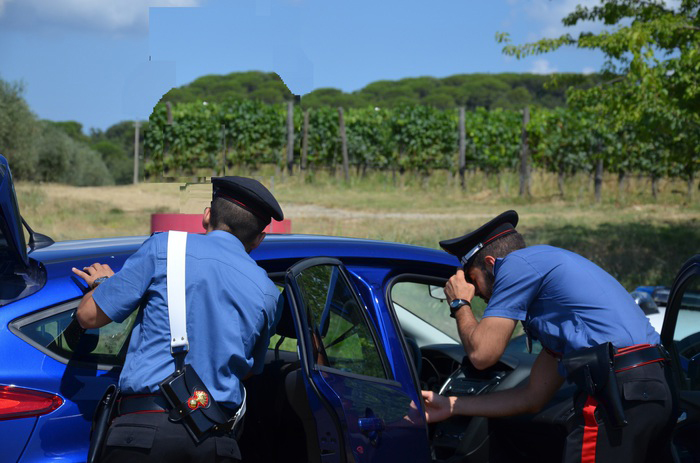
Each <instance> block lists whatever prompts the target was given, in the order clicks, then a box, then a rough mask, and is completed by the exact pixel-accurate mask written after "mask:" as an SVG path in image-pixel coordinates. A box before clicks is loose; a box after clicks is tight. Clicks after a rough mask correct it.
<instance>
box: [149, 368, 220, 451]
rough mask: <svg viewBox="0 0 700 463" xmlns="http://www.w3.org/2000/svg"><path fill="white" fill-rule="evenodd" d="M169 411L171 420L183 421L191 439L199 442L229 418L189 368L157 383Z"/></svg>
mask: <svg viewBox="0 0 700 463" xmlns="http://www.w3.org/2000/svg"><path fill="white" fill-rule="evenodd" d="M160 390H161V392H162V393H163V395H164V396H165V400H167V401H168V404H169V405H170V407H171V411H170V419H171V420H173V421H182V423H183V424H184V425H185V428H186V429H187V431H188V432H189V433H190V435H191V436H192V438H193V439H194V440H195V441H197V442H200V441H201V440H202V438H203V437H205V436H206V435H207V434H208V433H209V431H212V430H213V431H217V430H219V429H222V430H230V429H224V428H225V427H226V426H225V425H226V423H227V422H228V419H229V418H228V416H227V415H226V413H224V411H223V410H222V409H221V407H219V405H218V404H217V403H216V401H215V400H214V398H213V397H212V396H211V394H210V393H209V390H208V389H207V387H206V386H205V385H204V382H203V381H202V379H201V378H200V377H199V375H198V374H197V372H196V371H195V370H194V368H193V367H192V365H189V364H188V365H184V366H183V367H182V369H179V370H177V371H175V372H174V373H173V374H172V375H170V376H168V377H167V378H165V379H164V380H163V382H161V383H160Z"/></svg>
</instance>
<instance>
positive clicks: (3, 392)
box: [0, 386, 63, 421]
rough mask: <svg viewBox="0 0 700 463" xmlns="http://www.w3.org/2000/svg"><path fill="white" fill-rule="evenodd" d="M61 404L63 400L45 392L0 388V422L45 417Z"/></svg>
mask: <svg viewBox="0 0 700 463" xmlns="http://www.w3.org/2000/svg"><path fill="white" fill-rule="evenodd" d="M61 404H63V399H61V398H60V397H59V396H57V395H54V394H49V393H47V392H41V391H34V390H31V389H24V388H21V387H16V386H0V421H2V420H12V419H15V418H27V417H31V416H39V415H45V414H47V413H50V412H52V411H54V410H56V409H57V408H58V407H60V406H61Z"/></svg>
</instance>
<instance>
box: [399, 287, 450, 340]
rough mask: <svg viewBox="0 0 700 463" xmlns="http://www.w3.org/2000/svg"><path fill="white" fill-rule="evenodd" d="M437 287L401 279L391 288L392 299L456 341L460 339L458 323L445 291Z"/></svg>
mask: <svg viewBox="0 0 700 463" xmlns="http://www.w3.org/2000/svg"><path fill="white" fill-rule="evenodd" d="M435 288H439V287H438V286H435V285H429V284H427V283H414V282H411V281H400V282H398V283H396V284H394V286H393V287H392V288H391V300H392V302H393V303H394V304H398V305H400V306H401V307H403V308H404V309H406V310H408V311H409V312H411V313H412V314H413V315H415V316H417V317H418V318H420V319H421V320H423V321H424V322H426V323H428V324H429V325H431V326H433V327H434V328H436V329H438V330H440V331H442V332H443V333H445V334H446V335H447V336H449V337H451V338H452V339H454V340H455V341H459V333H457V324H456V323H455V321H454V319H453V318H451V317H450V307H449V306H448V304H447V300H446V299H444V293H441V292H440V291H436V290H435ZM431 289H433V290H432V291H431ZM440 296H443V297H440Z"/></svg>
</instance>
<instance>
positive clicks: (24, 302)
mask: <svg viewBox="0 0 700 463" xmlns="http://www.w3.org/2000/svg"><path fill="white" fill-rule="evenodd" d="M146 238H147V236H138V237H125V238H108V239H95V240H78V241H66V242H59V243H55V244H53V245H51V246H49V247H47V248H44V249H40V250H37V251H35V252H32V253H30V255H29V257H30V258H31V259H33V260H35V261H37V262H40V263H41V264H42V265H43V267H44V269H45V271H46V275H47V281H46V284H45V285H44V287H43V288H42V289H41V290H40V291H38V292H36V293H34V294H32V295H29V296H27V297H25V298H23V299H20V300H18V301H16V302H13V303H10V304H8V305H6V306H4V307H2V308H0V351H2V352H13V353H14V355H12V356H7V358H6V359H4V361H3V368H2V369H1V370H0V384H4V385H7V384H13V385H17V386H21V387H26V388H30V389H35V390H41V391H47V392H51V393H55V394H58V395H59V396H60V397H62V398H63V400H64V401H65V402H64V403H63V405H62V406H61V407H59V408H58V409H57V410H55V411H53V412H51V413H49V414H48V415H44V416H40V417H39V418H30V419H21V420H10V421H7V422H0V423H1V424H2V425H3V427H4V428H7V429H12V430H13V431H12V433H13V434H14V436H16V437H17V438H16V439H13V445H12V446H11V448H12V450H11V451H12V452H13V454H14V455H17V457H18V458H19V454H21V458H20V459H19V460H18V461H22V462H43V461H55V460H61V461H69V462H78V461H83V460H84V458H85V453H86V451H87V447H88V443H89V442H88V438H89V429H90V420H91V417H92V414H93V412H94V409H95V406H96V404H97V402H98V401H99V399H100V397H101V396H102V393H103V391H104V390H105V388H106V387H107V385H108V384H110V383H113V382H115V381H116V380H117V378H118V375H119V368H117V367H115V368H111V369H107V370H101V369H97V368H95V367H93V368H85V366H84V365H71V362H69V363H68V365H66V364H64V363H62V362H61V361H59V360H56V359H54V358H51V357H49V356H47V355H46V354H45V353H44V352H42V351H40V350H38V349H36V348H34V347H33V346H31V345H29V344H28V343H27V342H25V341H24V340H22V339H20V338H19V337H17V336H16V335H15V334H14V333H10V332H8V331H9V329H8V325H9V324H10V323H11V322H12V321H13V320H16V319H18V318H20V317H25V316H27V315H29V314H32V313H34V312H36V311H38V310H45V309H47V308H50V307H53V306H57V305H58V304H62V303H65V302H66V301H71V300H75V301H76V302H77V300H78V299H79V298H80V297H81V296H82V294H83V291H84V285H83V282H82V281H81V280H80V279H78V278H76V277H75V276H74V274H73V273H72V271H71V269H72V267H83V266H88V265H91V264H93V263H94V262H100V263H107V264H109V265H110V266H111V267H112V268H113V269H114V270H115V271H118V270H119V269H120V268H121V267H122V265H123V264H124V261H125V260H126V259H127V258H128V256H129V255H131V254H132V253H133V252H134V251H135V250H136V249H138V247H139V246H140V245H141V244H142V243H143V241H144V240H145V239H146ZM251 255H252V257H253V258H255V259H256V260H257V261H258V262H259V263H260V264H261V265H262V266H263V267H264V268H266V270H268V272H270V273H275V272H280V273H281V272H284V271H286V269H287V268H288V267H289V266H290V265H292V264H294V263H295V262H297V261H299V260H301V259H303V258H306V257H314V256H331V257H337V258H339V259H340V260H341V261H342V262H343V263H344V264H345V265H346V266H347V269H348V272H349V274H350V277H351V278H352V280H353V284H354V286H355V287H356V289H357V291H358V293H359V294H360V296H361V298H362V300H363V301H364V303H365V307H366V309H367V314H368V316H369V318H370V319H371V320H372V323H373V324H374V328H375V330H376V333H377V335H378V336H379V338H380V343H381V345H382V346H383V349H384V351H385V354H386V358H387V360H388V363H389V367H390V369H391V371H392V374H393V376H394V378H395V380H396V381H395V384H393V385H387V384H380V385H378V386H374V385H372V386H368V385H367V384H366V383H363V382H361V381H360V382H358V381H357V380H356V379H354V378H348V377H343V376H342V375H334V374H332V373H324V375H323V377H322V378H320V379H319V378H316V379H318V380H319V384H324V383H325V384H326V385H328V384H332V387H330V386H328V387H327V388H326V389H325V390H324V391H323V392H324V394H327V395H329V396H332V395H333V394H335V397H336V400H334V402H335V403H336V404H342V406H339V407H338V409H337V410H336V412H337V413H338V414H339V416H341V417H343V420H347V419H349V420H350V421H349V422H350V423H352V424H351V425H348V422H346V421H344V422H343V427H345V428H346V430H347V433H349V434H348V435H350V436H354V437H352V438H351V440H352V441H353V442H354V443H355V444H356V445H354V447H352V448H351V447H347V448H346V449H343V450H342V451H343V452H346V457H347V459H348V460H349V461H352V460H356V461H373V460H372V459H373V458H382V459H385V458H388V456H387V455H388V454H389V453H390V454H391V457H392V458H401V459H407V460H412V459H415V457H416V456H417V455H422V456H425V457H426V458H428V459H429V455H427V454H426V451H427V449H428V441H427V434H426V426H425V423H424V422H423V421H422V417H421V419H419V420H418V421H417V422H415V423H412V424H411V423H409V422H408V421H405V420H403V415H402V416H401V417H398V418H396V419H397V421H396V423H393V425H392V426H387V428H388V429H389V430H388V431H386V432H384V433H382V439H383V442H382V444H381V445H379V446H377V447H374V446H372V445H367V442H368V439H367V437H366V436H365V435H364V434H362V433H361V432H360V430H359V428H358V420H359V419H360V418H366V414H367V413H366V412H367V410H366V408H367V407H361V409H360V408H358V407H357V406H356V404H354V403H353V402H352V401H349V400H348V397H345V394H361V395H366V394H367V393H368V391H370V390H371V389H372V388H374V387H378V388H379V389H381V392H377V391H374V392H372V393H371V394H370V395H371V396H376V395H377V394H381V395H382V397H384V396H386V398H388V400H387V401H386V402H385V403H388V404H390V403H391V402H392V399H390V398H391V397H394V398H395V399H393V400H402V401H403V402H406V403H410V402H413V403H419V397H418V391H417V388H416V386H415V384H414V380H413V379H412V376H411V372H410V370H409V366H408V364H407V360H406V356H405V354H404V352H403V348H402V345H401V341H400V334H399V333H398V331H397V329H396V326H395V322H394V320H392V317H391V315H390V313H389V309H388V308H387V303H386V297H385V293H384V291H385V287H384V285H385V284H386V282H387V281H388V280H389V279H391V278H392V277H393V276H394V275H395V274H397V273H411V272H413V271H418V270H422V271H426V265H428V266H430V265H433V266H434V267H435V270H436V271H437V272H438V273H441V274H443V275H445V276H449V273H450V271H451V270H453V269H454V268H455V267H456V266H458V265H459V263H458V262H457V260H456V259H454V258H453V257H451V256H449V255H448V254H446V253H444V252H440V251H437V250H431V249H426V248H421V247H417V246H410V245H402V244H395V243H384V242H377V241H371V240H361V239H352V238H333V237H317V236H304V235H269V236H268V237H267V238H266V239H265V241H264V242H263V244H262V245H261V246H260V247H259V248H258V249H256V250H255V251H254V252H253V253H252V254H251ZM321 387H322V388H323V387H324V386H321ZM368 388H369V389H368ZM334 391H343V392H341V394H340V395H338V394H337V392H334ZM315 402H316V403H315ZM382 403H383V402H382V401H380V403H379V404H378V405H375V408H376V407H381V406H382ZM310 406H311V408H312V409H315V411H316V412H318V413H319V415H318V416H319V434H322V433H323V429H322V428H323V425H322V424H321V423H323V419H321V417H320V409H321V407H322V406H323V405H322V404H321V403H320V402H319V399H318V398H314V397H310ZM385 408H386V407H385ZM372 412H373V413H377V410H372ZM378 413H383V414H387V410H380V411H379V412H378ZM389 415H391V413H390V412H389ZM27 423H29V424H27ZM33 423H36V426H34V424H33ZM326 425H327V426H330V425H331V423H326ZM32 430H33V432H32ZM5 435H7V434H5ZM22 436H26V437H22ZM392 442H394V444H392ZM407 442H412V443H413V444H411V445H407V444H406V443H407ZM382 449H392V450H391V451H389V450H382ZM6 450H7V451H8V452H10V448H9V447H8V448H7V449H6ZM384 452H386V454H385V453H384ZM3 453H5V452H4V451H3ZM420 459H423V458H422V457H421V458H420ZM11 460H12V461H17V460H16V459H15V458H14V457H13V458H12V459H11ZM339 461H340V460H339Z"/></svg>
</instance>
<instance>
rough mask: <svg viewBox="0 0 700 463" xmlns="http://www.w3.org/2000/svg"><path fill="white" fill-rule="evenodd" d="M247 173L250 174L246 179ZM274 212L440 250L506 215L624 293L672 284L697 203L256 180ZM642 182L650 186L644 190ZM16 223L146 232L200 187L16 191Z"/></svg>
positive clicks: (545, 181)
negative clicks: (276, 205)
mask: <svg viewBox="0 0 700 463" xmlns="http://www.w3.org/2000/svg"><path fill="white" fill-rule="evenodd" d="M246 174H247V173H246ZM252 175H253V176H256V177H258V178H259V179H260V180H261V181H262V182H263V183H264V184H266V185H267V186H268V187H269V188H270V189H271V190H273V191H274V193H275V195H276V196H277V198H278V199H279V201H280V204H281V205H282V208H283V210H284V213H285V217H286V218H289V219H291V221H292V231H293V232H294V233H310V234H325V235H338V236H352V237H360V238H371V239H381V240H389V241H398V242H404V243H409V244H417V245H422V246H428V247H433V248H435V247H437V242H438V240H440V239H445V238H450V237H454V236H457V235H459V234H462V233H464V232H465V231H466V230H469V229H472V228H474V227H476V226H478V225H480V224H482V223H483V222H485V221H486V220H488V218H490V217H492V216H494V215H495V214H498V213H500V212H502V211H504V210H507V209H511V208H512V209H516V210H517V211H518V212H519V214H520V217H521V219H520V221H521V222H520V223H521V225H520V226H519V227H518V228H519V229H520V230H521V232H522V233H523V234H524V235H525V238H526V240H527V241H528V242H529V243H530V244H535V243H549V244H553V245H557V246H561V247H565V248H568V249H572V250H574V251H577V252H579V253H581V254H583V255H585V256H586V257H588V258H590V259H592V260H594V261H595V262H597V263H599V264H600V265H601V266H603V267H604V268H606V269H607V270H609V271H611V272H612V273H613V274H614V275H615V276H616V277H618V278H619V279H620V280H621V281H622V282H623V284H625V285H626V286H627V287H634V286H636V285H637V284H670V279H672V278H673V274H674V273H675V271H676V270H677V268H678V267H679V266H680V264H681V263H682V262H683V261H684V260H685V259H686V258H688V257H690V255H692V254H694V253H697V252H700V204H698V203H699V202H700V192H696V194H695V199H694V200H692V201H689V200H688V199H687V197H686V196H685V191H686V190H685V184H684V183H683V182H680V181H678V182H675V183H673V182H670V181H669V182H666V183H664V184H662V190H661V192H662V194H661V196H660V197H659V198H658V199H657V200H656V201H654V200H652V198H651V197H650V196H649V195H648V194H647V192H646V190H648V188H647V187H648V185H647V184H646V183H645V182H644V181H643V180H638V181H637V182H638V184H635V183H634V182H630V184H628V185H627V187H626V189H625V190H624V191H623V192H622V193H618V192H617V186H616V183H615V179H614V178H612V176H611V178H609V179H606V183H605V185H604V198H603V201H601V203H598V204H596V203H594V201H593V193H592V191H591V189H592V187H591V185H590V183H591V182H590V181H589V178H587V177H582V178H578V179H576V178H574V179H570V180H569V183H568V184H567V190H566V192H567V194H566V195H565V197H564V198H560V197H559V196H558V195H556V194H553V193H552V192H554V191H555V190H556V184H555V181H556V179H554V178H553V177H551V178H550V177H549V176H547V175H544V174H538V175H539V177H538V176H537V175H536V176H535V178H534V179H533V197H532V198H530V199H529V200H522V199H520V198H518V196H517V190H518V184H517V178H516V177H515V175H505V176H503V175H502V176H500V177H495V176H494V177H491V178H488V177H484V176H481V175H470V176H469V178H468V182H467V184H468V186H467V191H466V192H465V191H462V190H461V189H460V188H459V186H458V185H457V182H456V180H455V179H454V178H453V177H448V176H447V174H435V175H433V176H431V178H429V179H426V178H417V177H411V176H408V175H406V176H405V177H403V178H400V177H399V176H392V175H391V174H390V173H388V174H375V175H372V176H370V177H368V178H364V179H361V178H352V179H351V181H350V183H349V184H348V183H345V182H344V181H342V179H341V177H338V176H335V175H329V174H327V173H324V172H318V173H316V175H314V176H313V177H311V176H309V175H307V176H303V175H295V176H291V177H289V176H283V175H280V174H279V173H277V174H275V172H274V171H272V172H270V173H267V172H263V173H261V172H255V173H253V174H252ZM647 183H648V182H647ZM17 194H18V200H19V203H20V210H21V212H22V215H23V216H24V217H25V219H26V220H27V221H28V223H29V224H30V225H31V226H32V228H34V229H35V230H36V231H39V232H41V233H44V234H47V235H49V236H51V237H52V238H53V239H55V240H57V241H58V240H70V239H82V238H92V237H107V236H123V235H140V234H148V233H150V215H151V214H152V213H158V212H160V213H163V212H182V213H199V212H201V211H202V210H203V209H204V207H206V206H207V205H208V202H209V200H210V195H211V186H210V185H208V184H184V183H143V184H139V185H129V186H114V187H84V188H76V187H69V186H65V185H56V184H42V185H34V184H26V183H19V184H18V185H17Z"/></svg>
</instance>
